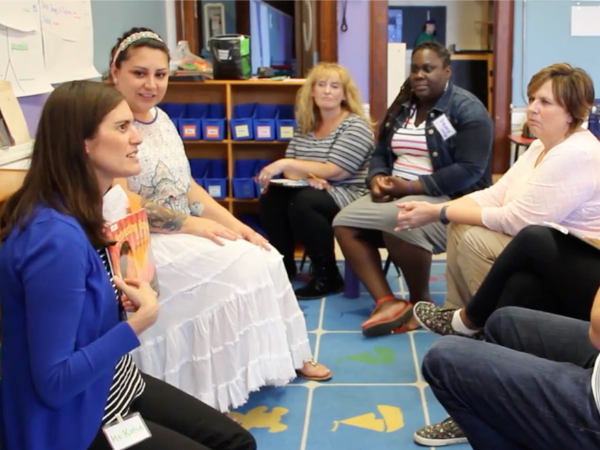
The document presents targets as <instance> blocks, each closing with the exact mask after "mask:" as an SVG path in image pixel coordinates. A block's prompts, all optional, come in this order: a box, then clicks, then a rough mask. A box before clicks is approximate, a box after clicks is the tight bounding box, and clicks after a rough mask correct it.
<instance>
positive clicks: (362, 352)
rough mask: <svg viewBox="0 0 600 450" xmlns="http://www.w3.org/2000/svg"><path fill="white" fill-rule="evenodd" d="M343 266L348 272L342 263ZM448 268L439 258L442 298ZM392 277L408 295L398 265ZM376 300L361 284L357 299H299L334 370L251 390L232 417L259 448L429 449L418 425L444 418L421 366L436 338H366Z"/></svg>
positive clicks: (463, 449)
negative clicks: (417, 437) (417, 435)
mask: <svg viewBox="0 0 600 450" xmlns="http://www.w3.org/2000/svg"><path fill="white" fill-rule="evenodd" d="M338 264H339V266H340V269H341V270H342V271H343V266H344V264H343V262H339V263H338ZM445 270H446V263H445V261H434V263H433V267H432V271H431V278H430V289H431V293H432V296H433V297H434V301H435V302H436V303H437V304H442V303H443V301H444V298H445V295H446V282H445ZM387 278H388V282H389V283H390V286H391V287H392V289H393V290H394V292H396V293H397V294H398V295H399V296H403V297H406V296H407V289H406V285H405V283H404V280H403V279H402V278H401V277H400V278H399V277H398V274H397V272H396V270H395V268H394V267H393V266H392V267H391V268H390V269H389V271H388V274H387ZM300 284H301V283H300ZM300 284H298V285H300ZM296 287H297V286H296ZM373 306H374V304H373V300H372V299H371V298H370V296H369V295H368V294H367V293H366V292H365V289H364V287H363V286H361V296H360V297H359V298H357V299H347V298H345V297H344V296H343V295H341V294H340V295H332V296H328V297H326V298H324V299H322V300H309V301H300V307H301V308H302V310H303V312H304V315H305V318H306V324H307V327H308V330H309V337H310V340H311V344H312V348H313V351H314V354H315V358H316V359H317V360H318V361H319V362H322V363H323V364H325V365H327V366H328V367H329V368H330V369H331V370H332V372H333V379H332V380H330V381H328V382H324V383H318V382H313V381H303V380H301V379H297V380H295V381H294V382H292V383H291V384H289V385H288V386H285V387H277V388H275V387H266V388H263V389H261V390H260V391H258V392H254V393H252V394H251V396H250V400H249V401H248V403H247V404H245V405H244V406H243V407H241V408H239V409H237V410H236V411H235V412H233V414H232V415H233V416H234V417H235V418H236V419H237V420H239V421H240V422H241V423H242V425H243V426H244V427H245V428H247V429H248V430H250V432H251V433H252V434H253V435H254V436H255V437H256V440H257V442H258V448H259V449H260V450H326V449H336V450H337V449H340V450H364V449H365V448H370V449H376V450H388V449H389V450H402V449H407V450H408V449H426V448H427V447H422V446H419V445H417V444H415V443H414V441H413V433H414V431H415V430H417V429H418V428H420V427H422V426H424V425H426V424H429V423H436V422H439V421H442V420H443V419H445V418H446V417H447V415H446V413H445V411H444V409H443V408H442V406H441V405H440V404H439V403H438V402H437V400H436V399H435V397H434V395H433V393H432V392H431V389H430V388H429V387H428V386H427V384H426V383H425V382H424V381H423V378H422V376H421V370H420V368H421V362H422V361H423V356H424V355H425V353H426V352H427V350H428V349H429V347H431V345H432V344H433V342H434V341H435V340H436V339H437V338H438V336H436V335H434V334H431V333H428V332H425V331H413V332H410V333H407V334H397V335H390V336H385V337H378V338H370V339H367V338H365V337H364V336H363V335H362V333H361V332H360V329H361V328H360V324H361V323H362V322H363V321H364V320H365V319H366V318H367V317H368V316H369V314H370V312H371V311H372V309H373ZM450 448H453V449H455V450H470V449H471V446H470V445H468V444H461V445H455V446H452V447H450Z"/></svg>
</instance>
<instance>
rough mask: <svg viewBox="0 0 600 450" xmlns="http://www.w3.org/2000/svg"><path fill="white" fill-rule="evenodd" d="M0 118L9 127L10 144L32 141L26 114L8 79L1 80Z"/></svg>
mask: <svg viewBox="0 0 600 450" xmlns="http://www.w3.org/2000/svg"><path fill="white" fill-rule="evenodd" d="M0 119H2V121H3V122H4V125H5V127H0V128H7V129H8V134H9V139H10V145H11V146H15V145H21V144H25V143H27V142H30V141H31V137H30V136H29V129H28V128H27V121H26V120H25V115H24V114H23V110H22V109H21V105H20V104H19V100H17V96H16V95H15V92H14V91H13V89H12V86H11V85H10V83H9V82H8V81H2V80H0Z"/></svg>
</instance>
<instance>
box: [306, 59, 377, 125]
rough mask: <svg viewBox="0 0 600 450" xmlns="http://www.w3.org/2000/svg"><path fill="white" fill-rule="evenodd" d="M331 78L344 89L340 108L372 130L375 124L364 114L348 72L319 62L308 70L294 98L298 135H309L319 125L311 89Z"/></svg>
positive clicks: (319, 115) (332, 64)
mask: <svg viewBox="0 0 600 450" xmlns="http://www.w3.org/2000/svg"><path fill="white" fill-rule="evenodd" d="M332 77H337V78H338V79H339V82H340V84H341V85H342V88H343V89H344V96H345V97H346V99H345V100H344V101H343V102H342V108H343V109H345V110H346V111H348V112H350V113H351V114H356V115H357V116H360V117H361V118H362V119H364V121H365V122H367V124H368V125H369V127H370V128H371V129H373V128H374V125H375V124H374V123H373V121H372V120H371V118H370V117H367V115H366V114H365V110H364V108H363V105H362V101H361V98H360V92H359V91H358V88H357V87H356V84H355V83H354V80H353V79H352V76H351V75H350V72H348V70H347V69H346V68H345V67H342V66H340V65H339V64H335V63H328V62H321V63H319V64H317V65H316V66H314V67H313V68H312V69H311V70H310V72H309V73H308V76H307V77H306V82H305V83H304V85H302V87H301V88H300V90H299V91H298V95H297V96H296V122H298V130H299V131H300V133H302V134H306V133H309V132H311V131H313V130H314V129H315V128H316V127H317V126H318V125H319V124H320V123H321V113H320V111H319V107H318V106H317V105H316V104H315V101H314V99H313V88H314V87H315V84H316V83H317V82H318V81H319V80H323V79H329V78H332Z"/></svg>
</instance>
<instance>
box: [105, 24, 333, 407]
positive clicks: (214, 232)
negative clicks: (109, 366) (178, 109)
mask: <svg viewBox="0 0 600 450" xmlns="http://www.w3.org/2000/svg"><path fill="white" fill-rule="evenodd" d="M168 81H169V51H168V48H167V46H166V45H165V43H164V42H163V41H162V39H161V38H160V37H159V36H158V35H157V34H155V33H154V32H152V31H151V30H149V29H146V28H135V29H132V30H131V31H129V32H127V33H125V34H124V35H123V37H122V38H121V39H119V41H118V43H117V45H116V46H115V48H114V49H113V51H112V53H111V69H110V76H109V77H107V79H106V82H108V83H110V84H113V85H115V87H116V88H117V89H118V90H119V91H120V92H121V93H122V94H123V95H124V97H125V98H126V100H127V102H128V103H129V106H130V107H131V109H132V111H133V114H134V117H135V119H136V127H137V129H138V130H139V131H140V134H141V135H142V137H143V143H142V145H141V146H140V163H141V166H142V172H141V174H140V175H138V176H133V177H130V178H128V179H127V180H122V181H121V184H122V186H123V187H124V188H126V189H128V190H129V191H131V192H133V193H134V194H138V195H140V196H141V197H142V201H143V202H144V205H145V208H146V209H147V211H148V215H149V222H150V226H151V230H152V231H153V234H152V250H153V252H154V256H155V259H156V264H157V271H158V279H159V283H160V298H159V300H160V304H161V315H160V317H159V319H158V321H157V323H156V324H155V325H154V326H153V327H152V328H150V329H149V330H148V331H147V332H146V333H145V334H144V335H143V336H141V347H140V348H138V349H137V350H136V351H135V352H134V353H133V356H134V359H135V361H136V362H137V364H138V365H139V367H140V369H141V370H142V371H144V372H146V373H149V374H151V375H153V376H156V377H158V378H161V379H164V380H165V381H167V382H168V383H171V384H173V385H175V386H177V387H179V388H180V389H182V390H184V391H186V392H188V393H189V394H191V395H193V396H195V397H197V398H200V399H201V400H203V401H204V402H205V403H208V404H209V405H212V406H213V407H215V408H217V409H219V410H221V411H229V410H230V409H231V408H236V407H238V406H240V405H242V404H244V403H245V402H246V401H247V399H248V395H249V393H250V392H251V391H255V390H258V389H259V388H261V387H262V386H266V385H283V384H286V383H288V382H289V381H290V380H292V379H293V378H295V377H296V376H300V377H304V378H308V379H311V380H317V381H323V380H327V379H330V378H331V373H330V371H329V370H328V369H327V368H326V367H324V366H322V365H319V364H316V363H315V362H314V361H313V359H312V353H311V349H310V344H309V341H308V334H307V331H306V323H305V321H304V315H303V313H302V310H301V309H300V308H299V306H298V302H297V299H296V297H295V296H294V291H293V290H292V286H291V285H290V283H289V280H288V277H287V274H286V271H285V268H284V265H283V262H282V257H281V255H280V254H279V253H278V252H277V251H276V250H274V249H271V248H270V246H269V245H268V243H267V241H266V240H265V239H264V238H263V237H262V236H260V235H259V234H257V233H256V232H255V231H254V230H252V229H251V228H249V227H248V226H246V225H244V224H243V223H241V222H240V221H239V220H237V219H236V218H235V217H234V216H233V215H232V214H231V213H229V211H227V210H226V209H225V208H223V207H222V206H221V205H219V203H217V202H216V201H215V200H214V199H213V198H212V197H211V196H210V195H209V194H208V193H207V192H206V191H205V190H204V189H203V188H202V187H200V186H199V185H198V184H196V182H195V181H194V180H193V179H192V178H191V175H190V167H189V162H188V160H187V157H186V155H185V151H184V147H183V143H182V141H181V138H180V137H179V134H178V133H177V130H176V128H175V126H174V125H173V122H172V121H171V120H170V119H169V117H168V116H167V115H166V114H165V113H164V112H163V111H162V110H160V109H159V108H157V104H159V103H160V102H161V101H162V100H163V98H164V95H165V92H166V90H167V86H168Z"/></svg>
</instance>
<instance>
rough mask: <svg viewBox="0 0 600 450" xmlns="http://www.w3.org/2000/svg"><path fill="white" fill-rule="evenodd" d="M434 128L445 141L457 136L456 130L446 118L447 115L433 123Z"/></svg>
mask: <svg viewBox="0 0 600 450" xmlns="http://www.w3.org/2000/svg"><path fill="white" fill-rule="evenodd" d="M433 126H434V127H435V129H436V130H438V133H440V134H441V135H442V139H444V140H445V141H446V140H448V138H451V137H452V136H454V135H455V134H456V130H455V129H454V127H453V126H452V124H451V123H450V121H449V120H448V118H447V117H446V114H442V115H441V116H440V117H438V118H437V119H435V120H434V121H433Z"/></svg>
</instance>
